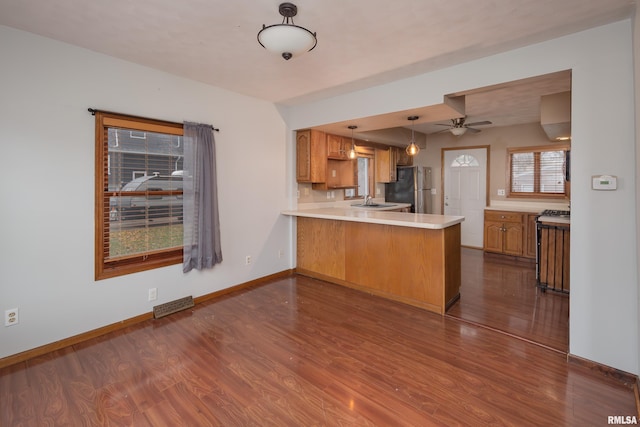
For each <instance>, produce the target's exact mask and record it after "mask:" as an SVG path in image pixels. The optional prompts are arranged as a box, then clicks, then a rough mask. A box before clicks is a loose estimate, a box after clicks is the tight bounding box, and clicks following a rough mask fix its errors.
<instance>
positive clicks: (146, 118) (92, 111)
mask: <svg viewBox="0 0 640 427" xmlns="http://www.w3.org/2000/svg"><path fill="white" fill-rule="evenodd" d="M87 111H89V112H90V113H91V115H92V116H95V115H96V113H97V112H100V113H109V114H119V115H121V116H129V117H134V118H137V119H144V120H154V121H156V122H162V121H164V122H167V121H166V120H157V119H150V118H148V117H141V116H132V115H131V114H122V113H114V112H113V111H105V110H98V109H96V108H91V107H89V108H87ZM167 123H171V122H167ZM208 126H211V129H213V130H214V131H216V132H220V129H218V128H215V127H213V126H212V125H208Z"/></svg>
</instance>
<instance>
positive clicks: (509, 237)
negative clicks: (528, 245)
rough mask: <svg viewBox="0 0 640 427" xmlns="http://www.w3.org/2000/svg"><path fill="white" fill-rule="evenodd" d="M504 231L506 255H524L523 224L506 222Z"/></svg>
mask: <svg viewBox="0 0 640 427" xmlns="http://www.w3.org/2000/svg"><path fill="white" fill-rule="evenodd" d="M503 230H504V232H503V233H504V241H503V248H504V253H505V254H507V255H516V256H520V255H522V223H515V222H505V223H504V224H503Z"/></svg>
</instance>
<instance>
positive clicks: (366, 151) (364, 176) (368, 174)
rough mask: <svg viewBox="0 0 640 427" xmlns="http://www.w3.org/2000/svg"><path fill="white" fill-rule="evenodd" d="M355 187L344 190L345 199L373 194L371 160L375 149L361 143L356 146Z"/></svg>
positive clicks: (373, 180)
mask: <svg viewBox="0 0 640 427" xmlns="http://www.w3.org/2000/svg"><path fill="white" fill-rule="evenodd" d="M356 153H357V156H358V157H357V160H356V179H357V186H356V188H349V189H346V190H344V197H345V199H361V198H364V197H365V196H371V197H373V195H374V194H375V188H376V187H375V175H374V169H373V160H374V158H375V154H374V153H375V151H374V149H373V148H371V147H365V146H363V145H362V144H361V143H360V144H358V145H357V146H356Z"/></svg>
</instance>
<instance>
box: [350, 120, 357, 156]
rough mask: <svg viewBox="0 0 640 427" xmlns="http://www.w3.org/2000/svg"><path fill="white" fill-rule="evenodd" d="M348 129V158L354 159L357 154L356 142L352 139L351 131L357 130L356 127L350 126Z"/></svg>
mask: <svg viewBox="0 0 640 427" xmlns="http://www.w3.org/2000/svg"><path fill="white" fill-rule="evenodd" d="M349 129H351V150H349V158H350V159H355V158H356V157H358V153H356V142H355V140H354V139H353V131H354V130H355V129H358V126H354V125H351V126H349Z"/></svg>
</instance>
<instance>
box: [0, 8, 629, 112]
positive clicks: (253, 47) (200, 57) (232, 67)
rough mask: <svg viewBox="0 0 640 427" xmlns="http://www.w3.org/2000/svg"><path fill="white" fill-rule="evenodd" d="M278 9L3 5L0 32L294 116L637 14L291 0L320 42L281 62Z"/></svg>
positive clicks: (299, 21)
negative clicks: (275, 32)
mask: <svg viewBox="0 0 640 427" xmlns="http://www.w3.org/2000/svg"><path fill="white" fill-rule="evenodd" d="M279 3H280V1H278V0H234V1H220V0H208V1H204V0H181V1H175V0H135V1H133V0H109V1H87V0H56V1H49V0H0V24H2V25H7V26H10V27H14V28H18V29H22V30H25V31H28V32H32V33H35V34H39V35H42V36H46V37H49V38H53V39H57V40H61V41H63V42H67V43H70V44H73V45H77V46H80V47H84V48H87V49H90V50H93V51H96V52H100V53H104V54H106V55H110V56H113V57H117V58H121V59H124V60H128V61H131V62H135V63H139V64H142V65H145V66H148V67H152V68H156V69H159V70H163V71H166V72H168V73H171V74H175V75H178V76H183V77H186V78H190V79H193V80H197V81H201V82H204V83H208V84H211V85H214V86H218V87H221V88H225V89H228V90H230V91H234V92H237V93H241V94H245V95H248V96H252V97H256V98H260V99H264V100H268V101H272V102H276V103H281V104H286V105H295V104H296V103H300V102H307V101H311V100H317V99H321V98H323V97H327V96H335V95H338V94H340V93H344V92H348V91H352V90H356V89H361V88H364V87H367V86H371V85H374V84H382V83H386V82H389V81H393V80H396V79H398V78H404V77H409V76H413V75H417V74H421V73H424V72H428V71H431V70H434V69H438V68H442V67H445V66H450V65H453V64H457V63H462V62H466V61H469V60H472V59H476V58H479V57H483V56H486V55H489V54H493V53H497V52H501V51H506V50H510V49H513V48H517V47H521V46H524V45H528V44H531V43H535V42H540V41H543V40H547V39H551V38H555V37H559V36H561V35H565V34H569V33H572V32H576V31H579V30H583V29H587V28H591V27H594V26H598V25H603V24H606V23H610V22H614V21H617V20H620V19H623V18H626V17H629V16H631V13H632V12H633V10H634V8H635V1H634V0H589V1H585V0H536V1H532V0H483V1H478V0H447V1H441V0H440V1H436V0H395V1H389V0H347V1H345V0H323V1H313V0H297V1H296V0H294V3H295V4H296V5H297V6H298V15H297V16H296V17H295V18H294V22H295V23H296V24H297V25H300V26H304V27H306V28H308V29H310V30H311V31H314V32H317V35H318V45H317V47H316V48H315V49H314V50H313V51H312V52H310V53H307V54H304V55H301V56H299V57H294V58H292V59H291V60H289V61H285V60H284V59H282V58H281V57H280V56H279V55H274V54H272V53H269V52H268V51H266V50H265V49H263V48H262V47H261V46H260V45H259V44H258V42H257V39H256V35H257V32H258V31H259V30H260V28H262V25H263V24H266V25H271V24H276V23H280V22H281V21H282V17H281V16H280V14H279V13H278V5H279ZM522 90H523V91H525V92H526V90H525V89H522ZM443 95H444V94H443ZM484 96H485V98H486V99H485V100H484V101H481V100H482V96H481V95H478V97H477V99H478V102H486V103H487V104H486V105H487V109H482V108H480V109H479V110H477V111H476V110H474V109H475V108H476V107H475V106H474V101H472V99H471V97H467V103H466V104H467V105H466V107H467V111H466V113H467V115H468V116H470V117H471V118H472V119H473V120H474V121H475V120H476V119H477V120H484V119H485V118H487V119H488V120H491V121H496V120H498V116H499V115H500V114H502V112H498V111H495V108H498V107H497V105H498V104H497V103H496V100H495V99H489V98H487V97H489V95H488V94H485V95H484ZM489 107H490V108H492V109H494V110H490V109H489ZM514 111H515V110H514V109H511V112H514ZM476 113H477V114H476ZM523 114H524V113H523ZM476 116H477V117H476ZM505 120H506V118H505Z"/></svg>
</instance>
